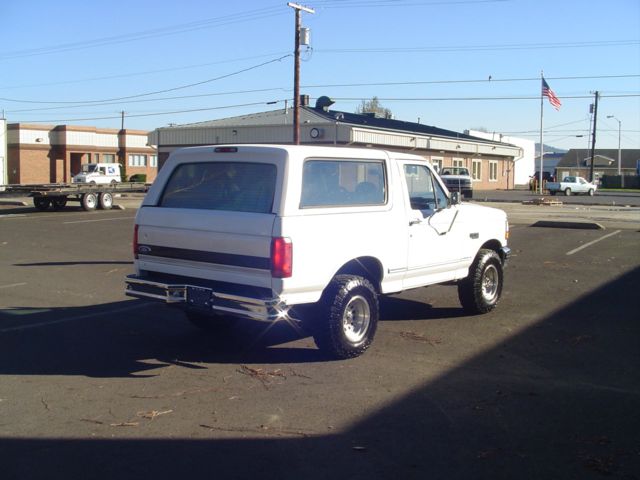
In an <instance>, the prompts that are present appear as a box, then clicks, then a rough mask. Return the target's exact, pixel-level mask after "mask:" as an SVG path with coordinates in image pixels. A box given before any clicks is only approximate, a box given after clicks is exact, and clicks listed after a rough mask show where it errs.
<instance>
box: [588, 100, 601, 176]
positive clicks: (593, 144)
mask: <svg viewBox="0 0 640 480" xmlns="http://www.w3.org/2000/svg"><path fill="white" fill-rule="evenodd" d="M595 95H596V101H595V103H594V107H593V133H592V135H593V137H592V138H591V167H590V168H589V181H590V182H593V161H594V160H595V156H596V124H597V122H598V97H599V96H600V94H599V93H598V91H597V90H596V94H595Z"/></svg>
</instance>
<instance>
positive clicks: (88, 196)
mask: <svg viewBox="0 0 640 480" xmlns="http://www.w3.org/2000/svg"><path fill="white" fill-rule="evenodd" d="M80 203H81V205H82V208H84V209H85V210H86V211H87V212H91V211H92V210H95V209H96V207H97V206H98V199H97V198H96V194H95V193H85V194H84V195H82V200H80Z"/></svg>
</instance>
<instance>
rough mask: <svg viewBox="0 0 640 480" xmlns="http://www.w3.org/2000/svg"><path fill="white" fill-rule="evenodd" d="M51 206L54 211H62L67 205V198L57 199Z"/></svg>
mask: <svg viewBox="0 0 640 480" xmlns="http://www.w3.org/2000/svg"><path fill="white" fill-rule="evenodd" d="M51 204H52V205H53V209H54V210H62V209H63V208H64V207H65V206H66V205H67V197H55V198H54V199H53V200H51Z"/></svg>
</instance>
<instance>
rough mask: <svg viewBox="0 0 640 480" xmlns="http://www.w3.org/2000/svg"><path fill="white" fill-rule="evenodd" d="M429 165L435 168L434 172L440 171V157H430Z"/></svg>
mask: <svg viewBox="0 0 640 480" xmlns="http://www.w3.org/2000/svg"><path fill="white" fill-rule="evenodd" d="M431 164H432V165H433V166H434V167H435V169H436V171H438V172H439V171H440V170H442V157H431Z"/></svg>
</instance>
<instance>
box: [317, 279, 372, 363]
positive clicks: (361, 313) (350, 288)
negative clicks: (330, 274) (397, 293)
mask: <svg viewBox="0 0 640 480" xmlns="http://www.w3.org/2000/svg"><path fill="white" fill-rule="evenodd" d="M379 317H380V307H379V304H378V294H377V293H376V290H375V288H374V287H373V285H372V284H371V282H369V280H367V279H366V278H364V277H361V276H357V275H336V276H335V278H334V279H333V280H332V281H331V283H330V284H329V286H328V287H327V288H326V290H325V292H324V294H323V296H322V299H321V300H320V315H317V316H316V317H315V318H314V319H313V325H312V328H311V329H312V332H313V339H314V340H315V342H316V345H317V346H318V348H319V349H320V350H321V351H322V352H323V353H325V354H326V355H328V356H330V357H332V358H337V359H346V358H353V357H357V356H359V355H361V354H362V353H364V352H365V351H366V350H367V349H368V348H369V346H370V345H371V342H373V337H374V336H375V333H376V329H377V326H378V319H379Z"/></svg>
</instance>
